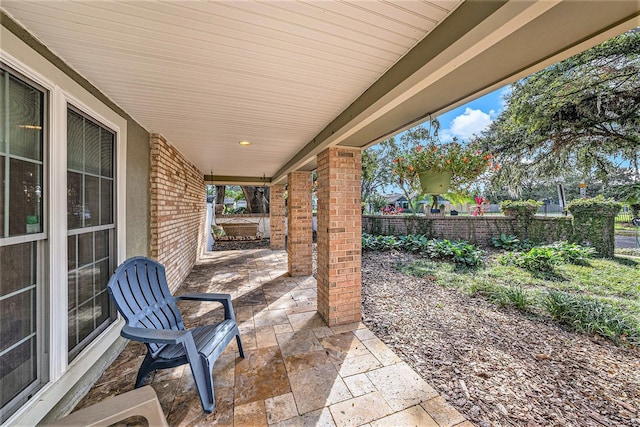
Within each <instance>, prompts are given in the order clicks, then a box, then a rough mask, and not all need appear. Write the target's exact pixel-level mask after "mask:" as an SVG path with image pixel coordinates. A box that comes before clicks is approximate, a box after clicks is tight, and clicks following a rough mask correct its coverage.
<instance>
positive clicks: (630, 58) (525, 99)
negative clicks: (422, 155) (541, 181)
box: [480, 29, 640, 193]
mask: <svg viewBox="0 0 640 427" xmlns="http://www.w3.org/2000/svg"><path fill="white" fill-rule="evenodd" d="M505 100H506V108H505V110H504V111H503V112H502V113H501V114H500V116H499V117H498V119H497V120H496V121H495V122H494V123H492V125H491V126H490V127H489V129H488V130H486V131H485V132H483V134H482V135H481V137H480V141H481V143H482V144H483V145H484V146H485V148H487V149H490V150H491V151H493V152H494V153H495V154H496V155H497V157H498V161H499V162H500V163H501V164H502V166H503V169H502V172H501V173H500V174H496V180H497V181H498V182H500V183H502V184H505V185H507V186H509V187H510V189H511V190H513V191H514V192H516V193H517V192H520V191H522V190H523V188H522V186H521V183H522V182H523V181H526V178H527V177H530V176H532V175H538V176H553V175H557V174H559V173H563V172H566V171H575V170H578V171H580V172H581V173H583V174H584V176H589V175H592V174H593V175H595V176H596V177H598V178H599V179H601V180H602V181H604V182H606V181H607V180H608V179H609V178H610V177H611V176H613V173H614V172H616V170H617V168H618V167H619V166H620V164H621V162H628V163H629V164H630V165H631V166H632V167H633V169H634V170H635V174H636V176H638V161H639V159H638V157H639V147H640V31H639V30H638V29H635V30H633V31H630V32H628V33H625V34H622V35H620V36H618V37H614V38H613V39H611V40H608V41H606V42H604V43H602V44H600V45H598V46H595V47H593V48H591V49H589V50H587V51H584V52H582V53H580V54H578V55H575V56H573V57H571V58H569V59H566V60H565V61H562V62H559V63H557V64H554V65H552V66H550V67H548V68H546V69H544V70H542V71H539V72H537V73H535V74H532V75H531V76H529V77H527V78H525V79H523V80H521V81H519V82H517V83H515V84H514V85H513V86H512V91H511V93H510V94H509V95H507V96H506V99H505Z"/></svg>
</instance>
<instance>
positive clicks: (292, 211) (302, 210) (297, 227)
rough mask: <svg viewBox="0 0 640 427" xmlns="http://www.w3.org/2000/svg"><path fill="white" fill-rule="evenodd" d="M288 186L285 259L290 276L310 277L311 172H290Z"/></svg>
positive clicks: (311, 236) (311, 233)
mask: <svg viewBox="0 0 640 427" xmlns="http://www.w3.org/2000/svg"><path fill="white" fill-rule="evenodd" d="M287 184H288V200H287V215H288V218H289V220H288V230H287V233H288V236H287V255H288V256H287V258H288V266H289V274H290V275H291V276H310V275H311V267H312V258H311V253H312V247H311V244H312V242H313V231H312V221H313V214H312V210H311V172H291V173H289V175H288V178H287Z"/></svg>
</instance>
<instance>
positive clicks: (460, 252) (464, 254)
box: [425, 239, 484, 267]
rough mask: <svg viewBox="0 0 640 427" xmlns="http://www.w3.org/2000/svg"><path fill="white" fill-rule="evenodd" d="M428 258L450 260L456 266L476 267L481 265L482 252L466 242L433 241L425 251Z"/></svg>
mask: <svg viewBox="0 0 640 427" xmlns="http://www.w3.org/2000/svg"><path fill="white" fill-rule="evenodd" d="M425 254H426V255H427V256H428V257H429V258H439V259H451V260H452V261H453V262H455V263H456V264H462V265H467V266H470V267H477V266H479V265H481V264H482V257H483V255H484V251H483V250H482V249H480V248H478V247H477V246H475V245H472V244H470V243H467V242H463V241H459V242H452V241H450V240H446V239H443V240H441V239H434V240H431V241H430V242H429V244H428V245H427V247H426V249H425Z"/></svg>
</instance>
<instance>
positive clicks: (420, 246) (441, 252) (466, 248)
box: [362, 233, 484, 267]
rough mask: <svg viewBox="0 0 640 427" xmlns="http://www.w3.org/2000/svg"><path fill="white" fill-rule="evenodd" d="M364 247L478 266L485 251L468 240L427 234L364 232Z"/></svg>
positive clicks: (364, 248)
mask: <svg viewBox="0 0 640 427" xmlns="http://www.w3.org/2000/svg"><path fill="white" fill-rule="evenodd" d="M362 249H363V250H372V251H389V250H402V251H406V252H411V253H416V254H420V255H422V256H426V257H429V258H432V259H448V260H451V261H453V262H455V263H456V264H460V265H466V266H471V267H477V266H479V265H481V264H482V262H483V261H482V258H483V255H484V251H483V250H482V249H480V248H478V247H477V246H475V245H472V244H470V243H467V242H462V241H460V242H452V241H450V240H441V239H429V238H427V237H426V236H425V235H407V236H400V237H394V236H373V235H371V234H367V233H362Z"/></svg>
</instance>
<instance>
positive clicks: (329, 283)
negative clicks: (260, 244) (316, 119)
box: [317, 147, 362, 326]
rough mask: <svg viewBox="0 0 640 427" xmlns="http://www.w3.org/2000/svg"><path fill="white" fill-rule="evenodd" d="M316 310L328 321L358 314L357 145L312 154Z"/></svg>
mask: <svg viewBox="0 0 640 427" xmlns="http://www.w3.org/2000/svg"><path fill="white" fill-rule="evenodd" d="M317 172H318V181H317V186H318V313H319V314H320V316H322V318H323V319H324V321H325V322H326V323H327V325H329V326H333V325H340V324H344V323H351V322H357V321H359V320H360V319H361V311H360V306H361V303H362V301H361V294H362V290H361V285H362V274H361V271H362V257H361V248H362V241H361V238H362V237H361V236H362V213H361V212H362V211H361V208H360V198H361V195H360V191H361V190H360V176H361V174H362V157H361V153H360V150H354V149H345V148H337V147H333V148H329V149H327V150H325V151H323V152H322V153H320V154H319V155H318V170H317Z"/></svg>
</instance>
